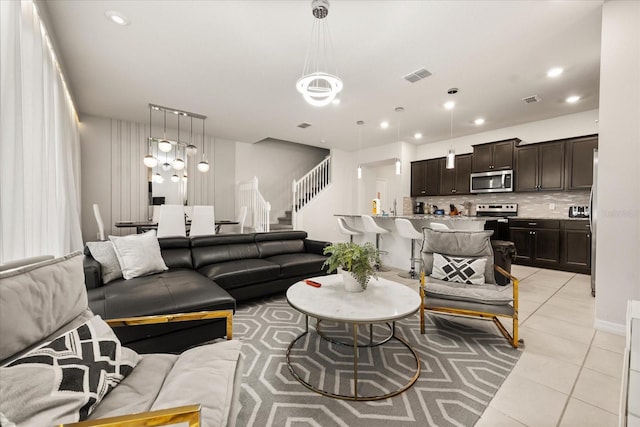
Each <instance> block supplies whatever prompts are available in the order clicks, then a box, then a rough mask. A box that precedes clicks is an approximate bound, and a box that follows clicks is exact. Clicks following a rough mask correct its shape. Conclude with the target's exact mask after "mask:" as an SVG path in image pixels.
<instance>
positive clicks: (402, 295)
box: [287, 274, 420, 401]
mask: <svg viewBox="0 0 640 427" xmlns="http://www.w3.org/2000/svg"><path fill="white" fill-rule="evenodd" d="M311 280H313V281H316V282H319V283H321V284H322V286H321V287H319V288H316V287H313V286H310V285H307V284H306V283H305V282H304V281H302V282H298V283H295V284H294V285H293V286H291V287H290V288H289V289H288V290H287V301H288V302H289V305H291V307H293V308H295V309H296V310H298V311H299V312H301V313H302V314H304V315H305V316H306V321H305V330H304V332H302V334H300V335H299V336H298V337H296V338H295V339H294V340H293V341H291V344H289V347H288V348H287V365H288V367H289V371H290V372H291V374H292V375H293V376H294V377H295V378H296V379H297V380H298V381H299V382H300V383H301V384H303V385H304V386H305V387H307V388H308V389H310V390H313V391H315V392H317V393H320V394H322V395H325V396H330V397H335V398H340V399H346V400H367V401H369V400H381V399H387V398H389V397H392V396H395V395H397V394H400V393H402V392H403V391H405V390H407V389H408V388H409V387H411V386H412V385H413V384H414V383H415V382H416V380H417V379H418V377H419V376H420V358H419V357H418V354H417V353H416V351H415V350H414V349H413V348H412V347H411V346H410V345H409V343H408V342H407V341H406V340H405V339H404V338H402V337H400V336H397V335H396V333H395V332H396V331H395V322H396V320H400V319H403V318H405V317H408V316H410V315H412V314H414V313H416V312H417V311H418V310H419V308H420V295H419V294H418V293H417V292H415V291H414V290H412V289H410V288H409V287H407V286H405V285H402V284H400V283H396V282H392V281H391V280H387V279H382V278H378V279H372V280H371V281H370V282H369V284H368V286H367V289H366V290H365V291H363V292H356V293H353V292H347V291H346V290H345V289H344V286H343V283H342V276H340V275H339V274H334V275H329V276H322V277H315V278H312V279H311ZM309 317H313V318H315V319H317V321H318V326H316V329H317V330H318V334H319V335H320V336H321V337H322V338H324V339H326V340H329V341H331V342H334V343H337V344H341V345H349V346H352V347H353V394H351V395H344V394H336V393H331V392H329V391H326V390H322V389H320V388H319V387H316V386H314V385H312V384H310V383H309V382H307V381H305V380H304V379H303V378H302V377H301V375H299V374H298V373H297V372H296V370H295V369H294V367H293V365H292V364H291V358H290V356H291V349H292V348H293V346H294V345H295V344H296V342H297V341H298V340H300V339H301V338H302V337H304V336H305V335H307V334H308V333H309ZM323 320H327V321H336V322H344V323H348V324H350V325H352V326H353V341H352V342H350V343H344V342H341V341H337V340H332V339H329V338H327V337H326V336H325V335H324V334H323V333H321V332H320V330H319V329H320V327H319V325H320V323H321V322H322V321H323ZM378 323H386V324H388V325H389V329H390V335H389V336H388V337H387V338H385V339H383V340H381V341H378V342H373V333H372V325H373V324H378ZM358 325H369V328H370V329H369V333H370V340H369V344H365V345H359V344H358V339H357V337H358ZM391 339H395V340H397V341H399V342H400V343H402V344H403V345H404V346H405V347H406V348H407V349H409V351H410V352H411V353H412V354H413V357H414V359H415V362H416V370H415V374H414V375H413V377H412V378H411V379H410V380H409V382H408V383H407V384H405V385H404V386H402V387H401V388H400V389H397V390H394V391H392V392H389V393H386V394H383V395H375V396H360V395H358V348H359V347H373V346H378V345H383V344H384V343H386V342H387V341H389V340H391Z"/></svg>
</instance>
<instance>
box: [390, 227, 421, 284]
mask: <svg viewBox="0 0 640 427" xmlns="http://www.w3.org/2000/svg"><path fill="white" fill-rule="evenodd" d="M396 229H397V230H398V234H399V235H400V237H404V238H405V239H411V258H410V259H411V269H410V270H409V272H407V273H404V272H402V273H398V276H400V277H404V278H406V279H419V276H418V273H416V267H415V262H416V260H418V261H419V262H422V259H421V258H419V257H418V258H416V240H420V241H422V233H421V232H420V231H418V230H416V228H415V227H414V226H413V224H412V223H411V221H409V220H408V219H406V218H396Z"/></svg>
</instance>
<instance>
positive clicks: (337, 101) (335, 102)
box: [331, 98, 340, 105]
mask: <svg viewBox="0 0 640 427" xmlns="http://www.w3.org/2000/svg"><path fill="white" fill-rule="evenodd" d="M331 103H332V104H333V105H338V104H340V98H335V99H334V100H333V101H331Z"/></svg>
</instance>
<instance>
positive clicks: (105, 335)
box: [0, 252, 241, 426]
mask: <svg viewBox="0 0 640 427" xmlns="http://www.w3.org/2000/svg"><path fill="white" fill-rule="evenodd" d="M211 318H226V319H227V339H228V340H227V341H222V342H218V343H215V344H208V345H202V346H199V347H195V348H192V349H190V350H188V351H185V352H183V353H182V354H179V355H176V354H146V355H138V354H137V353H135V352H134V351H132V350H130V349H128V348H126V347H122V346H121V345H120V342H119V341H118V339H117V337H116V336H115V334H114V333H113V331H112V330H111V328H110V326H123V325H126V326H135V325H141V324H151V323H158V322H168V321H193V320H202V319H211ZM231 322H232V312H231V311H221V312H197V313H188V314H184V315H183V314H172V315H168V316H147V317H143V318H128V319H112V320H109V321H107V322H106V323H105V322H104V321H103V320H102V319H101V318H100V317H99V316H94V315H93V313H92V312H91V311H90V310H89V309H88V306H87V294H86V288H85V285H84V273H83V266H82V254H81V253H80V252H78V253H74V254H70V255H67V256H65V257H62V258H57V259H52V260H48V261H44V262H40V263H37V264H31V265H27V266H23V267H19V268H16V269H12V270H7V271H3V272H1V273H0V377H1V378H2V380H1V381H0V395H1V396H2V399H0V420H2V425H3V426H4V425H5V424H6V425H14V424H15V425H18V426H20V425H54V424H59V423H73V422H77V421H81V422H80V423H79V425H85V424H83V423H82V421H83V420H85V419H86V420H88V421H86V422H85V423H87V422H89V423H91V424H90V425H100V424H101V423H103V422H105V421H112V420H115V421H117V422H124V421H135V422H139V423H140V424H141V425H148V424H144V423H148V422H149V420H150V419H155V420H156V421H157V420H158V419H160V420H171V421H176V422H177V420H182V421H186V422H189V423H190V424H189V425H202V426H228V425H234V423H235V415H236V413H237V410H238V409H239V405H238V401H237V399H238V393H239V385H240V384H239V382H240V379H241V373H240V372H241V371H240V360H241V356H240V348H241V343H240V342H239V341H233V340H230V339H231ZM107 323H108V324H107ZM129 414H135V415H129ZM105 417H108V418H105ZM113 417H115V418H113ZM197 423H199V424H197Z"/></svg>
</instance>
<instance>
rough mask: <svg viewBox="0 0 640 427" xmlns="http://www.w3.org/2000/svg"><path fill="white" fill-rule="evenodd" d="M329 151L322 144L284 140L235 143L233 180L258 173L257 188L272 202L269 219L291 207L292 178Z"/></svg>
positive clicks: (310, 167)
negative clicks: (318, 145) (295, 142)
mask: <svg viewBox="0 0 640 427" xmlns="http://www.w3.org/2000/svg"><path fill="white" fill-rule="evenodd" d="M328 154H329V151H328V150H326V149H323V148H317V147H311V146H308V145H302V144H294V143H291V142H286V141H277V140H271V141H264V142H258V143H255V144H247V143H242V142H238V143H237V144H236V158H235V179H236V184H238V183H240V182H244V181H248V180H250V179H251V178H253V177H254V176H256V177H258V188H259V189H260V192H261V193H262V195H263V196H264V198H265V200H267V201H268V202H269V203H271V222H272V223H274V222H277V217H278V216H282V215H283V214H284V211H285V210H291V206H292V202H293V200H292V197H293V196H292V193H291V191H292V189H291V184H292V182H293V180H294V179H300V178H302V176H304V175H305V174H306V173H307V172H309V171H310V170H311V169H312V168H313V167H314V166H316V165H317V164H318V163H320V162H321V161H322V160H324V158H325V157H326V156H327V155H328Z"/></svg>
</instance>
